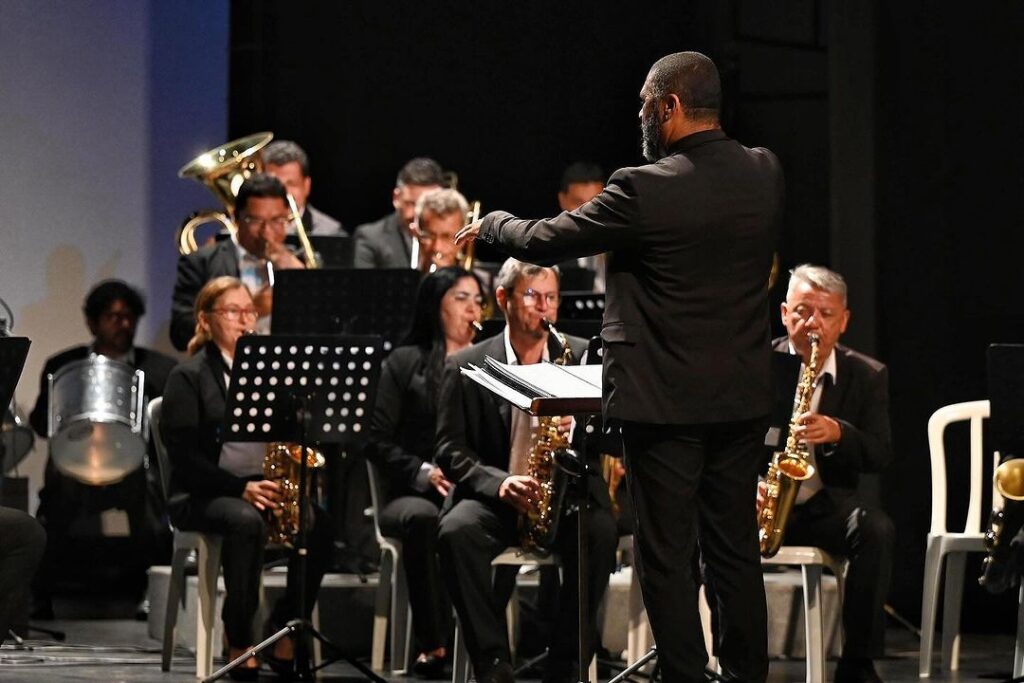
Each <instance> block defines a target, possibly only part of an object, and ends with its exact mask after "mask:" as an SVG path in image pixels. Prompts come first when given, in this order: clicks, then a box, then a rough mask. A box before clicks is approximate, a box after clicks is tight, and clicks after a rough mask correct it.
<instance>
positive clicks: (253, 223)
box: [242, 216, 288, 230]
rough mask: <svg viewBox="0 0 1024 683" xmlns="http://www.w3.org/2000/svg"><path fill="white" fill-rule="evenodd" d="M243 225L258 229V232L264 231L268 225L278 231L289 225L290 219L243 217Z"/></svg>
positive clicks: (282, 217) (281, 217)
mask: <svg viewBox="0 0 1024 683" xmlns="http://www.w3.org/2000/svg"><path fill="white" fill-rule="evenodd" d="M242 223H244V224H245V226H246V227H249V228H256V229H257V230H262V229H263V228H264V227H266V226H268V225H269V226H270V227H272V228H275V229H277V228H283V227H285V226H286V225H288V217H287V216H278V217H277V218H256V217H255V216H242Z"/></svg>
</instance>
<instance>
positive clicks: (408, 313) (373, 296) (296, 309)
mask: <svg viewBox="0 0 1024 683" xmlns="http://www.w3.org/2000/svg"><path fill="white" fill-rule="evenodd" d="M420 276H421V275H420V273H419V271H416V270H412V269H411V268H399V269H391V270H387V269H375V270H371V269H331V268H325V269H320V270H300V269H296V270H279V271H277V272H276V273H275V282H274V315H273V316H272V318H271V321H270V330H271V332H272V333H273V334H379V335H381V336H382V337H383V338H384V350H385V351H390V350H391V347H392V346H394V345H395V344H398V343H399V342H400V341H401V340H402V337H404V336H405V334H406V333H407V332H408V331H409V326H410V324H411V323H412V318H413V314H414V313H415V310H416V289H417V288H418V287H419V284H420Z"/></svg>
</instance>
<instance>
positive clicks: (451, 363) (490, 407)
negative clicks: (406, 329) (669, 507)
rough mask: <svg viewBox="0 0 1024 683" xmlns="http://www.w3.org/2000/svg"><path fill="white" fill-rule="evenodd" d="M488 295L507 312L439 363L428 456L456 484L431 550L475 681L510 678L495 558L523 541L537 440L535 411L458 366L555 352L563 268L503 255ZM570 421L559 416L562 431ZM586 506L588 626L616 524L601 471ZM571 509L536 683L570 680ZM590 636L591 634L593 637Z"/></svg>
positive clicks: (560, 533) (561, 534) (575, 343)
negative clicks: (495, 329)
mask: <svg viewBox="0 0 1024 683" xmlns="http://www.w3.org/2000/svg"><path fill="white" fill-rule="evenodd" d="M496 283H497V288H496V291H495V298H496V300H497V305H498V308H500V309H501V311H502V312H503V313H504V314H505V319H506V323H507V324H506V325H505V328H504V330H503V331H502V333H501V334H499V335H497V336H495V337H491V338H490V339H486V340H484V341H482V342H480V343H478V344H475V345H474V346H472V347H470V348H468V349H465V350H463V351H460V352H458V353H456V354H453V355H452V356H451V357H450V358H449V359H448V360H447V362H446V363H445V367H444V373H443V375H442V378H441V393H440V398H439V400H438V424H437V436H436V440H435V446H434V461H435V462H436V463H437V464H438V466H440V467H441V469H442V470H443V471H444V472H445V474H446V476H447V477H448V479H450V480H451V481H452V483H453V484H454V486H453V488H452V491H451V492H450V493H449V495H448V497H447V499H446V500H445V504H444V507H443V508H442V511H441V521H440V524H439V528H438V540H437V543H438V548H439V551H440V557H441V567H442V570H443V571H442V574H443V576H444V580H445V582H446V584H447V586H448V592H449V594H450V595H451V597H452V601H453V603H454V604H455V610H456V612H457V613H458V617H459V620H460V623H461V625H462V633H463V635H464V637H465V641H466V647H467V649H468V650H469V657H470V661H472V663H473V668H474V670H475V672H476V679H477V680H478V681H481V683H484V682H487V683H491V682H497V683H507V682H508V681H511V680H512V679H513V672H512V661H511V655H510V652H509V643H508V634H507V629H506V624H505V603H506V602H508V599H509V596H510V595H511V590H512V588H513V587H514V585H515V571H514V570H515V568H511V571H510V568H509V567H497V568H495V572H494V580H493V582H492V568H491V560H492V559H494V557H496V556H497V555H498V554H500V553H501V552H502V551H504V550H505V548H507V547H508V546H518V545H520V543H521V539H520V535H519V530H518V529H519V516H520V514H521V513H524V512H526V511H528V510H530V509H533V508H535V507H536V503H537V501H538V499H539V497H540V484H541V482H538V481H537V479H535V478H533V477H532V476H529V475H528V474H527V468H528V462H529V457H530V453H531V450H532V448H533V445H534V442H535V441H536V439H537V427H538V420H537V418H536V417H531V416H530V415H529V414H528V413H526V412H524V411H521V410H518V409H517V408H514V407H512V406H511V405H510V404H509V403H508V402H507V401H504V400H503V399H501V398H499V397H497V396H496V395H494V394H493V393H491V392H489V391H487V390H486V389H484V388H483V387H481V386H480V385H478V384H477V383H476V382H473V381H472V380H469V379H467V378H465V377H463V375H462V373H461V368H463V367H468V366H469V365H470V364H473V365H477V366H483V365H484V358H486V357H491V358H494V359H495V360H497V361H500V362H503V363H510V364H513V365H527V364H533V363H540V362H541V361H544V360H551V361H554V360H556V359H558V358H560V357H561V356H562V354H563V348H562V344H561V342H560V341H559V339H558V338H557V337H556V336H555V335H554V334H551V333H550V332H549V331H548V328H547V326H546V325H545V322H544V321H545V320H547V321H549V322H552V323H554V322H557V315H558V304H559V301H560V294H559V271H558V269H557V268H543V267H539V266H533V265H529V264H527V263H523V262H522V261H517V260H515V259H508V260H507V261H506V262H505V263H504V264H503V265H502V267H501V270H500V271H499V272H498V275H497V277H496ZM566 339H567V342H568V344H569V347H570V349H571V351H572V359H571V361H570V362H573V363H578V362H579V360H580V358H581V356H582V354H583V352H584V350H585V349H586V342H585V340H583V339H579V338H577V337H571V336H570V337H567V338H566ZM571 423H572V420H571V418H568V417H565V418H562V421H561V423H560V425H559V426H558V429H559V431H560V432H562V433H565V432H566V431H567V430H568V429H569V428H570V426H571ZM587 486H588V491H589V498H590V500H591V501H592V502H593V510H592V511H591V513H590V514H589V515H588V517H587V519H588V526H587V529H586V536H587V538H588V541H589V544H590V551H589V552H590V568H589V579H590V584H589V600H590V602H589V607H590V612H589V614H590V615H591V619H592V621H591V623H590V624H588V628H590V630H591V632H595V631H596V615H597V606H598V605H599V604H600V602H601V597H602V596H603V595H604V591H605V589H606V588H607V586H608V576H609V575H610V574H611V571H612V569H613V568H614V564H615V548H616V545H617V533H616V530H615V520H614V519H613V518H612V515H611V511H610V508H611V501H610V500H609V498H608V490H607V487H606V485H605V483H604V480H603V479H602V478H601V474H600V469H599V468H592V470H591V476H590V477H588V481H587ZM576 539H577V516H576V515H575V514H572V513H571V512H566V513H564V514H563V515H562V517H561V521H560V523H559V526H558V530H557V535H556V537H555V541H554V545H555V551H556V552H557V553H558V555H559V556H560V558H561V567H562V586H561V591H560V594H559V604H558V612H557V616H556V617H555V628H554V630H553V633H552V634H551V638H550V641H549V643H550V647H549V650H548V657H547V661H546V662H545V664H544V675H543V680H544V681H545V682H547V683H563V682H565V681H569V680H575V674H576V668H575V664H576V661H575V660H576V658H577V656H578V637H577V633H578V631H577V623H578V622H577V619H578V613H577V605H578V598H577V585H578V582H577V573H578V568H577V545H576ZM591 642H592V643H593V642H596V639H595V638H592V639H591Z"/></svg>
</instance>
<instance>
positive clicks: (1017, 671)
mask: <svg viewBox="0 0 1024 683" xmlns="http://www.w3.org/2000/svg"><path fill="white" fill-rule="evenodd" d="M1019 676H1024V584H1022V585H1021V587H1020V597H1019V598H1018V605H1017V646H1016V647H1015V648H1014V651H1013V677H1014V678H1017V677H1019Z"/></svg>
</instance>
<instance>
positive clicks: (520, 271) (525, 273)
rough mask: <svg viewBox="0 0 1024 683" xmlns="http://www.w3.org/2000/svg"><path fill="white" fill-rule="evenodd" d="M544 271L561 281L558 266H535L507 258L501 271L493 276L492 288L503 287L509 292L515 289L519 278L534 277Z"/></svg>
mask: <svg viewBox="0 0 1024 683" xmlns="http://www.w3.org/2000/svg"><path fill="white" fill-rule="evenodd" d="M546 270H547V271H551V272H552V273H554V274H555V278H556V279H558V280H561V279H562V272H561V271H560V270H558V266H535V265H534V264H532V263H526V262H525V261H520V260H518V259H514V258H509V259H507V260H506V261H505V262H504V263H503V264H501V270H499V271H498V274H497V275H495V276H494V288H495V289H497V288H498V287H504V288H505V289H506V290H509V291H511V290H512V289H514V288H515V286H516V282H517V281H518V280H519V278H521V277H534V276H536V275H540V274H541V273H543V272H544V271H546Z"/></svg>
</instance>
